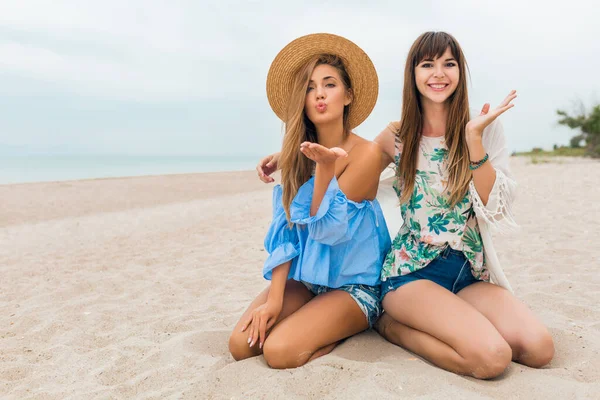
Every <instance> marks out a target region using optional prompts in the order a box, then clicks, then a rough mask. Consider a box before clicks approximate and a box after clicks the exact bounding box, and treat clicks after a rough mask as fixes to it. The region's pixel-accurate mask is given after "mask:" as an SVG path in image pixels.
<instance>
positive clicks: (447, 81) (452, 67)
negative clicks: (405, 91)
mask: <svg viewBox="0 0 600 400" xmlns="http://www.w3.org/2000/svg"><path fill="white" fill-rule="evenodd" d="M459 80H460V71H459V69H458V63H457V62H456V60H455V58H454V56H453V55H452V52H451V51H450V48H447V49H446V52H444V54H443V55H442V56H441V57H438V58H435V59H433V60H422V61H421V62H420V63H419V64H418V65H417V66H416V67H415V83H416V85H417V90H418V91H419V93H420V95H421V102H422V103H428V102H429V103H436V104H443V103H445V102H446V100H448V98H449V97H450V96H451V95H452V93H454V91H455V90H456V88H457V86H458V82H459Z"/></svg>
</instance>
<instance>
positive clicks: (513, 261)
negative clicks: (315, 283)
mask: <svg viewBox="0 0 600 400" xmlns="http://www.w3.org/2000/svg"><path fill="white" fill-rule="evenodd" d="M511 163H512V168H513V172H514V174H515V176H516V178H517V180H518V181H519V184H520V190H519V197H518V199H517V202H516V204H515V212H516V217H517V220H518V221H519V223H520V224H521V227H522V228H521V230H520V231H519V232H518V233H516V234H513V235H512V236H497V237H496V243H497V250H498V253H499V258H500V260H501V262H502V263H503V265H504V269H505V271H506V273H507V276H508V278H509V280H510V281H511V283H512V285H513V288H514V289H515V293H516V295H517V296H518V297H519V298H521V299H523V300H524V301H525V302H526V303H527V304H528V305H529V306H530V307H531V308H532V309H533V310H534V312H535V313H536V314H537V315H539V317H540V318H541V319H542V320H543V322H544V323H545V324H547V326H548V327H549V329H550V331H551V333H552V335H553V337H554V339H555V343H556V356H555V359H554V360H553V361H552V363H551V364H550V365H549V366H547V367H546V368H544V369H541V370H534V369H530V368H527V367H524V366H522V365H519V364H515V363H513V364H511V366H510V367H509V368H508V370H507V371H506V373H505V374H504V375H503V376H502V377H500V378H497V379H494V380H490V381H479V380H476V379H471V378H465V377H461V376H457V375H454V374H452V373H448V372H446V371H443V370H441V369H439V368H436V367H434V366H432V365H430V364H429V363H427V362H425V361H423V360H421V359H420V358H418V357H416V356H415V355H413V354H411V353H409V352H407V351H405V350H403V349H401V348H399V347H397V346H394V345H392V344H390V343H388V342H386V341H385V340H384V339H382V338H381V337H380V336H379V335H378V334H377V333H375V332H373V331H367V332H364V333H362V334H359V335H357V336H355V337H353V338H350V339H349V340H347V341H346V342H344V343H343V344H342V345H340V346H338V348H336V349H335V350H334V351H333V352H332V353H331V354H330V355H327V356H325V357H322V358H320V359H318V360H315V361H313V362H311V363H309V364H308V365H306V366H304V367H302V368H298V369H296V370H285V371H277V370H272V369H270V368H268V367H267V365H266V363H265V361H264V359H263V358H262V357H256V358H254V359H249V360H245V361H242V362H235V361H234V360H233V359H232V357H231V356H230V355H229V352H228V349H227V340H228V337H229V334H230V331H231V329H232V328H233V326H234V325H235V323H236V322H237V319H238V318H239V316H240V315H241V313H242V312H243V310H244V309H245V308H246V307H247V305H248V304H249V302H250V301H251V300H252V299H253V298H254V296H255V295H256V294H257V293H258V292H259V291H260V290H261V289H263V288H264V287H265V286H266V282H265V281H264V280H263V278H262V276H261V269H262V263H263V261H264V259H265V256H266V254H265V252H264V250H263V248H262V241H263V237H264V233H265V232H266V229H267V226H268V224H269V218H270V212H271V205H270V202H271V186H270V185H265V184H263V183H261V182H259V181H258V180H257V179H256V177H255V173H253V172H235V173H213V174H194V175H173V176H156V177H141V178H122V179H104V180H88V181H76V182H60V183H35V184H20V185H1V186H0V273H1V279H0V311H1V312H0V397H1V398H3V399H106V398H127V399H129V398H139V399H158V398H168V399H179V398H198V399H249V398H252V399H254V398H265V399H266V398H268V399H271V398H273V399H281V398H286V399H305V398H308V399H321V398H340V399H355V398H361V399H365V398H369V399H370V398H374V399H375V398H376V399H388V398H390V399H391V398H442V397H444V398H452V399H454V398H456V399H458V398H460V399H470V398H492V399H538V398H539V399H587V398H590V399H592V398H595V399H598V398H600V306H599V305H598V304H599V302H600V273H599V272H600V268H599V267H600V245H598V243H597V238H598V237H600V186H599V185H598V183H599V182H600V162H593V161H590V160H583V159H554V160H552V161H551V162H548V163H545V162H541V163H537V164H532V163H531V162H530V160H529V159H526V158H513V159H512V160H511ZM474 334H477V333H476V332H474Z"/></svg>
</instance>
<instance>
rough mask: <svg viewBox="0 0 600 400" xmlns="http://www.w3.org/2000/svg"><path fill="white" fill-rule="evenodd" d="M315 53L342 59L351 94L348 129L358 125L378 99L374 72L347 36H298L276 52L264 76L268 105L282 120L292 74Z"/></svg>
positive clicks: (319, 34)
mask: <svg viewBox="0 0 600 400" xmlns="http://www.w3.org/2000/svg"><path fill="white" fill-rule="evenodd" d="M318 54H333V55H336V56H338V57H340V58H341V59H342V61H343V62H344V66H345V67H346V72H348V75H349V76H350V82H351V84H352V91H353V94H354V98H353V100H352V103H350V108H349V111H348V122H349V125H350V128H351V129H352V128H355V127H357V126H358V125H360V124H361V123H362V122H363V121H364V120H365V119H367V117H368V116H369V114H371V111H373V107H375V103H376V102H377V95H378V93H379V80H378V78H377V71H375V66H374V65H373V62H372V61H371V59H370V58H369V56H367V54H366V53H365V52H364V51H363V50H362V49H361V48H360V47H358V46H357V45H356V44H354V43H353V42H351V41H350V40H348V39H346V38H343V37H341V36H337V35H332V34H329V33H315V34H311V35H306V36H302V37H299V38H298V39H296V40H294V41H292V42H291V43H289V44H288V45H287V46H285V47H284V48H283V50H281V51H280V52H279V54H277V56H276V57H275V59H274V60H273V62H272V63H271V68H269V74H268V75H267V97H268V98H269V104H270V105H271V108H272V109H273V111H274V112H275V114H277V116H278V117H279V118H280V119H281V120H282V121H284V122H285V114H286V110H287V102H288V100H289V97H290V93H291V91H292V89H293V86H294V76H295V74H296V73H297V72H298V70H299V69H300V68H302V67H303V66H304V65H305V64H306V63H307V62H308V60H309V59H310V58H311V57H313V56H315V55H318Z"/></svg>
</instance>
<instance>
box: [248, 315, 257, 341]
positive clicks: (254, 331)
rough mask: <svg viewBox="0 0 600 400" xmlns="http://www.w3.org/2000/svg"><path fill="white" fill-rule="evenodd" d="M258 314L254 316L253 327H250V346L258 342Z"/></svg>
mask: <svg viewBox="0 0 600 400" xmlns="http://www.w3.org/2000/svg"><path fill="white" fill-rule="evenodd" d="M256 322H257V321H256V314H255V315H254V316H253V318H252V327H251V329H250V336H249V337H248V342H249V346H250V347H252V346H254V343H256V337H257V336H258V326H257V324H256Z"/></svg>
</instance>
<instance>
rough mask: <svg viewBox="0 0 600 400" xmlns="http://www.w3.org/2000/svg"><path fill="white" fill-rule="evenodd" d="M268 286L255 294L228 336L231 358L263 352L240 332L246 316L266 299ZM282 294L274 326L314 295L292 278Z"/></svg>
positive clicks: (239, 358)
mask: <svg viewBox="0 0 600 400" xmlns="http://www.w3.org/2000/svg"><path fill="white" fill-rule="evenodd" d="M269 288H270V285H269V287H267V288H266V289H265V290H263V291H262V292H261V293H260V294H259V295H258V296H256V298H255V299H254V301H253V302H252V303H251V304H250V306H248V308H247V309H246V311H245V312H244V314H243V315H242V317H241V318H240V320H239V321H238V323H237V324H236V325H235V328H234V329H233V332H232V333H231V336H230V338H229V351H230V352H231V355H232V356H233V358H234V359H236V360H237V361H239V360H243V359H245V358H248V357H254V356H258V355H260V354H262V352H263V351H262V349H260V348H259V346H258V345H255V346H252V347H250V346H248V333H247V332H242V324H243V323H244V321H246V319H247V317H248V316H249V315H250V313H251V312H252V311H253V310H254V309H255V308H256V307H258V306H260V305H262V304H264V303H265V302H266V301H267V296H268V294H269ZM283 296H284V297H283V308H282V310H281V314H279V317H278V318H277V322H275V325H274V327H275V326H276V325H277V324H278V323H279V322H281V321H282V320H284V319H285V318H286V317H288V316H289V315H290V314H292V313H293V312H295V311H296V310H298V309H299V308H300V307H302V306H303V305H305V304H306V303H308V302H309V301H310V300H311V299H312V298H313V297H314V295H313V294H312V293H311V292H310V291H309V290H308V289H307V288H306V286H304V285H303V284H302V283H300V282H298V281H295V280H293V279H290V280H288V281H287V282H286V285H285V292H284V295H283ZM272 329H273V328H271V330H272Z"/></svg>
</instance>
